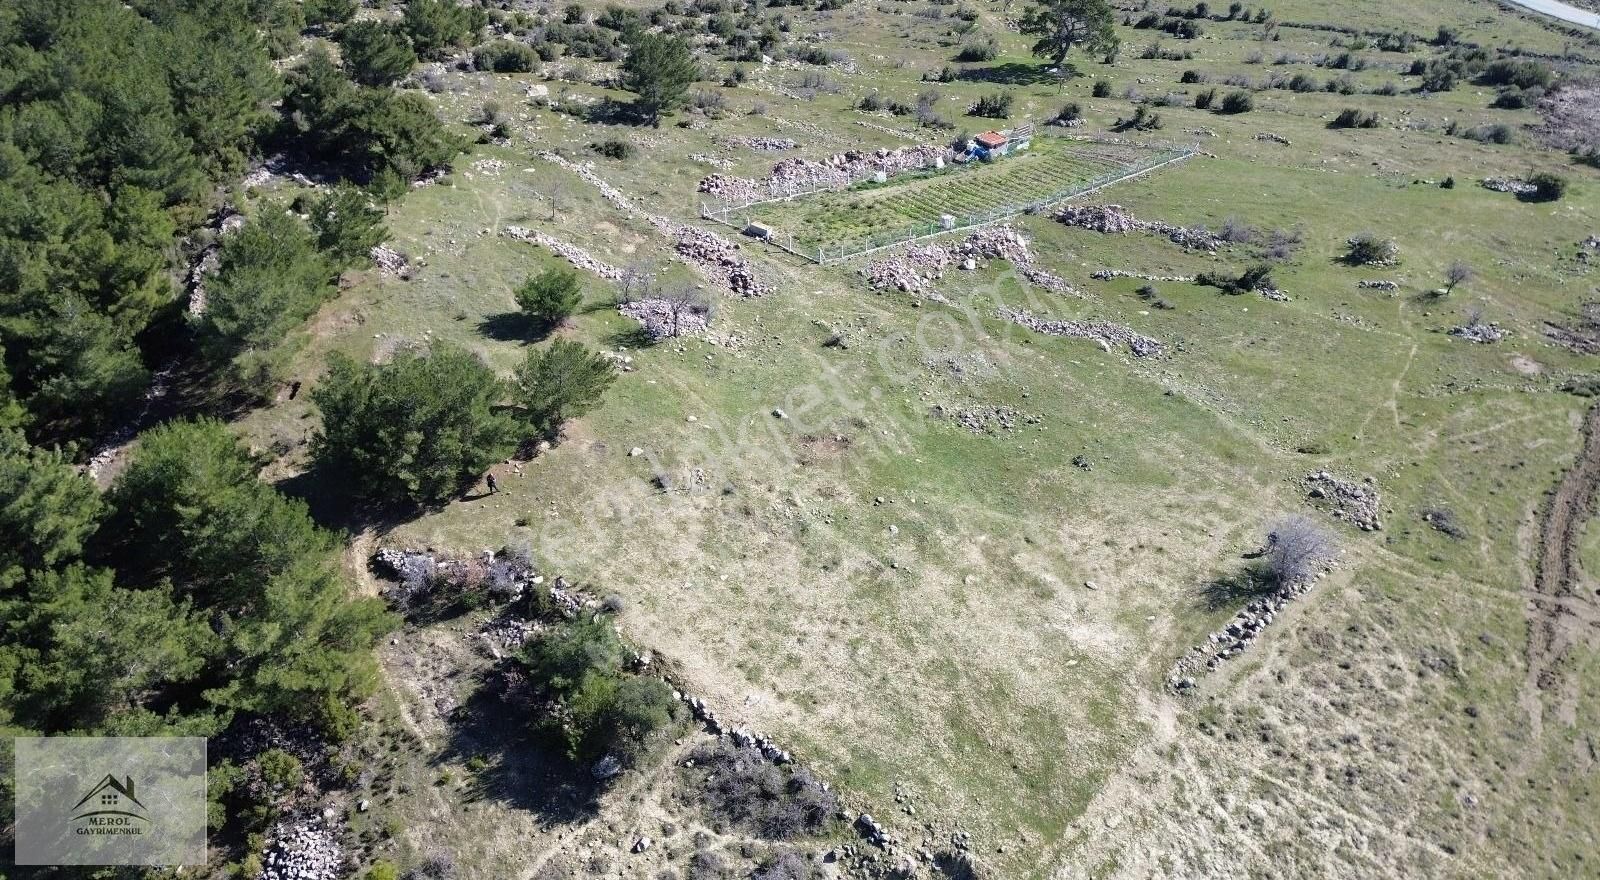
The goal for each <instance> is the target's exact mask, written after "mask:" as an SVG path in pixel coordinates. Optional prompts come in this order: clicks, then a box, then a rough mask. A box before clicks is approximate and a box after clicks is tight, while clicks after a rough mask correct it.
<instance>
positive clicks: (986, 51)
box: [956, 37, 1000, 62]
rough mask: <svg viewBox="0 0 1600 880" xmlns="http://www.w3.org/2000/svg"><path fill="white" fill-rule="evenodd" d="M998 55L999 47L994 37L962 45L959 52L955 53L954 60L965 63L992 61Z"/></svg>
mask: <svg viewBox="0 0 1600 880" xmlns="http://www.w3.org/2000/svg"><path fill="white" fill-rule="evenodd" d="M999 54H1000V46H999V44H998V43H996V42H995V39H994V37H984V38H983V39H981V40H973V41H971V42H968V43H964V44H962V46H961V51H959V52H957V53H956V60H957V61H966V62H973V61H993V60H994V59H995V57H996V56H998V55H999Z"/></svg>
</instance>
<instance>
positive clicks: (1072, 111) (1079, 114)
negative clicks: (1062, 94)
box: [1056, 101, 1083, 122]
mask: <svg viewBox="0 0 1600 880" xmlns="http://www.w3.org/2000/svg"><path fill="white" fill-rule="evenodd" d="M1082 118H1083V108H1082V107H1080V106H1079V105H1078V102H1077V101H1068V102H1067V103H1066V104H1063V105H1062V106H1061V110H1060V111H1059V112H1057V113H1056V119H1057V120H1059V121H1061V122H1071V121H1073V120H1074V119H1082Z"/></svg>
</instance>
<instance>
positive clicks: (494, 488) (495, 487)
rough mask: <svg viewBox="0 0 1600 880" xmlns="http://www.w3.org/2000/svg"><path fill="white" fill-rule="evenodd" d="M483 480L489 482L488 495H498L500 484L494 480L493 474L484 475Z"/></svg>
mask: <svg viewBox="0 0 1600 880" xmlns="http://www.w3.org/2000/svg"><path fill="white" fill-rule="evenodd" d="M484 482H486V483H488V484H489V494H490V495H498V494H499V493H500V484H499V483H496V482H495V481H494V474H489V475H488V476H487V477H485V478H484Z"/></svg>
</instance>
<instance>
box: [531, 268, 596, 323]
mask: <svg viewBox="0 0 1600 880" xmlns="http://www.w3.org/2000/svg"><path fill="white" fill-rule="evenodd" d="M516 298H517V307H518V308H520V309H521V310H522V314H523V316H524V317H526V318H527V319H528V320H529V321H530V322H532V323H533V324H534V325H535V326H537V327H541V328H550V327H554V326H556V325H558V324H560V323H561V322H562V321H565V320H566V319H567V318H570V317H572V313H573V312H576V311H577V310H578V306H579V305H582V303H583V289H582V288H580V287H579V286H578V275H577V273H575V272H572V271H570V270H567V269H561V268H550V269H546V270H544V271H543V272H540V273H539V274H537V275H531V276H529V277H528V280H526V281H524V282H522V286H521V287H518V288H517V291H516Z"/></svg>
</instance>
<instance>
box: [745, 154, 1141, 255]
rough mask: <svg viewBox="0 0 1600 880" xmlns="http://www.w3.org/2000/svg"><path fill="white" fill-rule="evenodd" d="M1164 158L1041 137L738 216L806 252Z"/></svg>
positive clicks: (1031, 197)
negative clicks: (974, 158) (1015, 150)
mask: <svg viewBox="0 0 1600 880" xmlns="http://www.w3.org/2000/svg"><path fill="white" fill-rule="evenodd" d="M1159 155H1160V151H1158V150H1154V149H1148V148H1143V147H1135V146H1130V145H1121V144H1101V143H1084V142H1080V141H1069V140H1064V139H1061V138H1052V137H1044V136H1041V137H1036V138H1035V139H1034V141H1033V147H1032V149H1030V150H1028V151H1027V152H1024V153H1019V154H1016V155H1013V156H1009V157H1006V158H1004V159H1000V160H998V161H996V162H993V163H991V164H977V163H975V164H973V165H970V166H957V167H953V168H949V169H946V170H944V171H931V172H926V173H921V174H917V175H914V176H909V177H902V178H900V179H897V180H891V181H889V182H888V183H884V184H872V183H868V184H863V185H860V186H856V187H852V188H850V189H848V190H842V191H839V192H827V193H818V194H815V195H811V196H805V197H802V198H798V199H794V200H791V201H787V202H771V203H768V204H764V205H757V206H754V207H752V208H751V209H749V210H748V211H745V212H739V213H738V214H737V215H736V217H737V218H738V219H739V220H745V219H749V220H756V221H759V222H761V223H764V224H766V225H768V226H770V227H772V228H773V229H774V230H776V231H777V233H778V235H779V238H780V240H783V239H787V238H789V237H792V239H793V241H794V242H795V243H797V244H798V245H799V246H800V247H801V248H802V249H813V248H818V247H821V248H830V249H832V248H837V247H841V246H846V247H848V246H853V245H860V244H863V243H865V242H866V241H868V240H870V239H872V238H873V237H875V236H883V235H886V234H889V233H893V232H895V231H897V230H902V229H905V228H906V227H911V226H916V225H923V224H936V223H938V222H939V218H940V217H941V216H943V215H945V214H949V215H952V216H954V217H956V218H957V219H958V222H959V221H960V219H961V218H964V217H968V216H971V215H978V214H987V213H989V212H991V211H997V210H1001V209H1004V208H1007V207H1011V206H1019V205H1025V204H1028V203H1030V202H1036V201H1038V200H1040V199H1046V198H1049V197H1051V196H1053V195H1055V194H1057V193H1061V192H1063V191H1066V190H1070V189H1072V188H1073V187H1075V186H1080V185H1082V184H1084V183H1087V182H1089V181H1092V180H1094V179H1096V178H1098V177H1101V176H1103V175H1107V174H1113V173H1116V172H1118V171H1120V170H1122V169H1125V168H1130V167H1132V166H1135V165H1137V164H1139V163H1141V162H1145V161H1149V160H1152V159H1154V158H1156V157H1157V156H1159Z"/></svg>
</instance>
